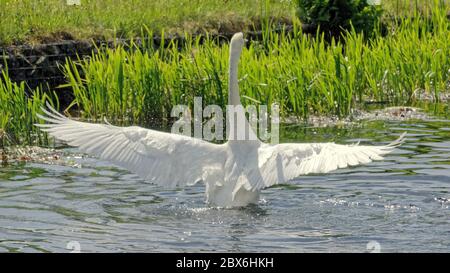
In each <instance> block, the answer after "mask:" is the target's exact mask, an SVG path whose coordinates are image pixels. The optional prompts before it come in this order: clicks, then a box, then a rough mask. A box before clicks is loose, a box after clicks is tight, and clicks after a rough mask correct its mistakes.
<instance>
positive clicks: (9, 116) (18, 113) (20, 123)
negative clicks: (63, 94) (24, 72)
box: [0, 73, 58, 148]
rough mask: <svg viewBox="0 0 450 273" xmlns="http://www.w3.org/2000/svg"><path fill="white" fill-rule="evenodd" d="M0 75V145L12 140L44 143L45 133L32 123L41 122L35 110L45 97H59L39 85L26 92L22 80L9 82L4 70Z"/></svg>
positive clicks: (19, 142) (7, 143)
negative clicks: (43, 90)
mask: <svg viewBox="0 0 450 273" xmlns="http://www.w3.org/2000/svg"><path fill="white" fill-rule="evenodd" d="M0 76H1V78H2V79H1V80H0V105H1V107H0V148H2V147H4V146H6V145H11V144H21V143H28V144H35V143H36V144H42V143H46V142H47V137H46V135H45V134H43V133H42V132H41V131H40V130H39V129H38V128H37V127H36V126H34V125H33V124H35V123H40V122H42V121H41V120H39V119H38V118H37V117H36V113H40V112H41V109H40V108H41V106H42V105H44V103H45V101H46V100H48V101H49V102H57V101H58V100H57V99H56V98H55V97H54V96H50V95H48V94H46V93H43V92H42V91H40V90H39V89H36V90H33V92H32V95H28V94H27V92H26V88H25V83H24V82H21V83H20V84H16V83H13V82H11V80H10V79H9V77H8V74H7V73H1V74H0ZM55 106H56V105H55Z"/></svg>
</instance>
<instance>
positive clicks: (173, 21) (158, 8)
mask: <svg viewBox="0 0 450 273" xmlns="http://www.w3.org/2000/svg"><path fill="white" fill-rule="evenodd" d="M310 1H311V0H251V1H249V0H152V1H148V0H127V1H125V0H81V3H82V5H81V6H68V5H66V0H46V1H45V3H44V2H42V1H37V0H0V45H8V44H11V43H16V44H17V43H24V42H32V43H33V42H35V43H39V42H46V41H53V40H57V39H67V38H74V39H89V38H103V39H105V38H106V39H108V38H112V37H114V35H115V34H116V35H117V36H119V37H123V38H132V37H136V36H138V35H140V34H141V30H142V28H143V27H144V26H146V27H147V28H148V29H150V30H152V31H153V32H155V33H159V32H161V31H163V30H164V31H165V32H166V33H170V34H174V33H181V34H184V33H185V32H188V33H190V34H194V33H199V32H208V33H219V32H220V33H224V32H228V33H232V32H236V31H247V30H251V29H252V28H253V25H254V24H259V22H260V19H261V18H265V17H270V18H273V19H274V20H278V21H281V22H286V21H290V20H291V19H292V18H293V16H294V14H295V13H296V11H297V7H298V6H297V2H302V3H304V2H310ZM315 1H319V2H331V1H329V0H315ZM355 1H356V0H351V2H355ZM333 2H336V1H333ZM338 2H339V1H338ZM340 2H347V1H340ZM359 2H360V3H362V2H363V0H361V1H359ZM436 2H438V5H440V6H441V8H444V7H445V8H447V10H448V8H449V5H450V1H448V0H382V1H381V3H382V6H383V8H384V9H385V10H386V11H387V14H388V15H395V16H397V15H399V16H404V15H409V16H413V15H414V14H416V13H418V12H421V13H423V14H428V13H430V11H431V10H432V9H433V8H434V7H435V6H436ZM312 9H313V10H314V9H316V10H317V7H312ZM319 15H320V14H319ZM363 15H364V16H366V15H367V14H364V13H361V14H359V15H358V14H357V17H358V18H359V19H364V18H363V17H361V16H363ZM358 18H357V19H358ZM310 19H311V20H317V18H310ZM362 21H365V19H364V20H362ZM362 21H360V22H362ZM306 23H308V22H306ZM347 23H348V22H347ZM354 23H356V22H354Z"/></svg>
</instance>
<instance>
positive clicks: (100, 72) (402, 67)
mask: <svg viewBox="0 0 450 273" xmlns="http://www.w3.org/2000/svg"><path fill="white" fill-rule="evenodd" d="M294 26H297V28H295V29H294V32H293V34H292V35H291V36H288V35H285V34H276V33H274V32H271V31H270V28H267V31H266V34H265V35H264V37H263V40H262V41H261V42H253V43H251V44H249V47H248V48H247V49H244V52H243V54H242V57H241V62H240V76H239V77H240V79H241V80H240V88H241V93H242V96H243V99H242V101H243V103H244V104H265V105H271V104H272V103H274V102H277V103H279V104H280V106H281V111H282V115H284V116H290V115H295V116H300V117H307V116H309V115H336V116H338V117H344V116H346V115H348V114H350V113H351V110H352V109H353V108H355V107H359V108H361V107H362V106H363V104H364V103H367V102H381V103H385V104H387V105H397V104H401V105H414V103H415V102H418V101H421V100H422V99H423V98H424V96H427V97H431V98H433V99H434V101H439V98H440V93H446V92H449V80H450V58H448V56H450V31H449V30H450V28H449V27H450V24H449V21H448V20H447V19H446V14H445V13H444V12H442V10H439V9H435V11H434V13H433V16H432V20H431V21H430V20H424V19H422V18H420V17H417V18H416V19H404V20H403V22H402V23H401V24H400V26H399V27H397V28H396V29H393V30H392V31H391V32H390V34H389V35H388V36H386V37H381V36H377V37H375V38H373V39H371V40H370V41H366V40H365V39H364V37H363V35H362V34H357V33H354V32H350V33H348V34H347V35H346V36H345V38H344V39H343V40H342V41H339V42H334V41H333V42H332V43H331V44H327V42H326V41H325V40H324V39H323V38H322V37H320V36H318V37H310V36H307V35H304V34H302V32H301V31H300V30H298V25H297V24H295V25H294ZM149 48H150V49H149V50H141V49H139V48H135V49H134V50H131V51H130V50H125V49H124V48H122V47H119V48H117V49H115V50H112V49H108V50H106V51H103V52H102V53H101V54H98V55H93V56H92V58H90V59H86V60H82V61H80V62H77V61H69V62H68V63H67V64H66V66H65V71H66V74H67V77H68V79H69V86H70V87H71V88H72V90H73V92H74V94H75V101H74V104H77V105H78V107H79V108H80V109H82V110H83V111H82V115H83V116H84V117H86V118H100V117H102V116H106V117H108V118H109V119H111V120H113V121H121V122H125V123H139V124H145V123H147V122H149V120H148V119H149V118H156V119H161V118H164V117H167V116H169V114H170V110H171V109H172V106H173V105H176V104H188V105H191V104H192V101H193V97H194V96H202V97H203V101H204V103H205V104H218V105H221V106H223V105H224V104H225V103H226V101H225V99H226V96H227V93H226V92H227V91H226V90H227V66H228V46H227V45H224V46H218V45H216V43H213V42H212V41H209V42H206V43H204V44H202V45H200V44H199V42H198V41H195V40H191V41H190V42H188V43H187V45H186V46H185V47H184V48H183V49H182V50H181V51H180V50H179V49H178V46H177V45H176V44H172V45H170V46H169V47H168V48H167V49H164V48H159V49H157V50H153V49H151V48H152V47H151V46H149ZM78 71H81V72H82V73H81V75H83V76H80V74H79V73H78Z"/></svg>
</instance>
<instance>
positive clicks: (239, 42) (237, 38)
mask: <svg viewBox="0 0 450 273" xmlns="http://www.w3.org/2000/svg"><path fill="white" fill-rule="evenodd" d="M244 43H245V40H244V34H243V33H242V32H238V33H236V34H234V35H233V37H232V38H231V42H230V46H231V50H232V51H233V52H241V50H242V48H243V47H244Z"/></svg>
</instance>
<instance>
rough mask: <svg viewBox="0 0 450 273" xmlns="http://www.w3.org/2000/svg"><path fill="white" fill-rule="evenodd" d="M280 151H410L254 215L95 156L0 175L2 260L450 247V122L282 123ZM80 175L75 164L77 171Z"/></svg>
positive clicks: (286, 195) (269, 198) (269, 194)
mask: <svg viewBox="0 0 450 273" xmlns="http://www.w3.org/2000/svg"><path fill="white" fill-rule="evenodd" d="M283 131H284V135H283V137H282V140H283V141H284V142H294V141H295V142H312V141H316V142H321V141H335V142H338V143H347V142H355V141H358V140H361V141H362V142H363V143H366V144H384V143H388V142H390V141H392V140H393V139H395V138H396V137H397V136H398V135H399V134H400V133H401V132H403V131H407V132H408V140H407V142H406V143H405V144H404V145H403V146H402V147H401V148H400V149H397V150H396V151H395V152H394V153H393V154H391V155H389V156H388V157H387V158H386V160H384V161H380V162H374V163H371V164H369V165H366V166H359V167H353V168H350V169H344V170H339V171H336V172H333V173H331V174H328V175H311V176H306V177H301V178H299V179H297V180H296V181H294V182H293V183H291V184H290V185H279V186H276V187H272V188H270V189H266V190H265V191H264V192H263V195H262V198H263V200H262V201H261V202H260V204H259V205H257V206H251V207H248V208H244V209H234V210H221V209H214V208H208V207H207V206H206V205H205V204H204V186H203V185H200V184H198V185H196V186H194V187H189V188H185V189H173V190H168V189H164V188H161V187H158V186H156V185H153V184H150V183H147V182H145V181H142V180H140V179H139V178H138V177H137V176H135V175H133V174H130V173H128V172H127V171H125V170H122V169H119V168H115V167H112V166H111V164H109V163H108V162H105V161H99V160H97V159H95V158H90V157H73V154H74V152H76V150H74V149H70V150H66V157H65V160H67V161H71V162H75V163H77V164H69V165H67V166H64V165H49V164H39V163H21V164H15V165H9V166H6V167H2V168H1V169H0V251H2V252H3V251H24V252H41V251H44V252H45V251H60V252H61V251H62V252H66V251H67V252H68V251H69V250H67V249H66V245H67V243H68V242H70V241H78V242H79V243H80V246H81V251H82V252H93V251H258V252H260V251H264V252H266V251H267V252H269V251H270V252H272V251H288V252H294V251H295V252H303V251H320V252H330V251H352V252H353V251H355V252H364V251H367V249H366V245H367V243H368V242H369V241H372V240H375V241H377V242H378V243H380V245H381V251H449V250H450V229H449V228H448V227H449V225H450V208H449V206H450V121H449V120H446V119H435V120H429V121H418V120H414V121H395V122H393V121H391V122H387V121H374V122H363V123H358V124H356V125H351V126H345V127H342V128H337V127H333V128H311V127H307V126H292V125H290V126H286V127H285V128H284V130H283ZM74 166H78V167H74Z"/></svg>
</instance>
